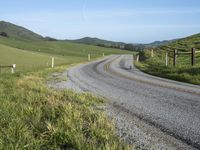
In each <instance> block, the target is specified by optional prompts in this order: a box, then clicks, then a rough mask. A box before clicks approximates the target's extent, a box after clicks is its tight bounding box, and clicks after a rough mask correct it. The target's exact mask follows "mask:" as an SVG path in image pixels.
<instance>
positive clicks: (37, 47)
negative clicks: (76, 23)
mask: <svg viewBox="0 0 200 150" xmlns="http://www.w3.org/2000/svg"><path fill="white" fill-rule="evenodd" d="M0 33H1V34H0V60H1V62H0V63H2V65H6V64H10V63H12V62H11V60H15V61H13V63H17V62H19V63H17V65H18V64H22V63H23V64H37V65H38V67H39V66H41V67H44V65H46V64H47V63H48V62H47V61H43V60H46V57H48V61H49V58H50V57H51V56H55V57H59V59H58V61H57V62H58V65H60V64H66V63H69V62H70V61H71V63H73V62H81V61H84V60H85V61H86V60H87V56H88V54H91V59H95V58H98V57H101V56H102V54H103V53H104V54H105V55H109V54H124V53H130V52H128V51H124V50H118V49H112V48H103V47H98V46H93V45H85V44H78V43H73V42H68V41H61V40H60V41H59V40H55V39H53V38H49V37H47V38H43V37H42V36H40V35H38V34H36V33H34V32H32V31H30V30H28V29H25V28H23V27H20V26H17V25H14V24H11V23H7V22H3V21H1V22H0ZM33 53H34V55H32V54H33ZM24 54H26V55H24ZM36 54H38V55H40V56H42V55H43V56H44V55H46V56H45V57H38V55H36ZM21 56H22V57H21ZM34 57H35V59H34ZM11 58H12V59H11ZM26 58H27V59H26ZM64 59H65V61H63V60H64ZM35 60H37V62H38V63H35ZM59 60H61V61H59ZM28 61H30V62H28ZM39 62H42V63H41V64H42V65H41V64H40V63H39ZM44 62H45V63H44ZM18 66H19V65H18ZM24 68H26V67H24Z"/></svg>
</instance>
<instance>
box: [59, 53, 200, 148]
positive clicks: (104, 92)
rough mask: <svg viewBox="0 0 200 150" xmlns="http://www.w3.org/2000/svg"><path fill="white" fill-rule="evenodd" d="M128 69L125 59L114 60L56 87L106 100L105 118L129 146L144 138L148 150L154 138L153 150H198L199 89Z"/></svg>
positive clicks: (73, 72)
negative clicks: (87, 92)
mask: <svg viewBox="0 0 200 150" xmlns="http://www.w3.org/2000/svg"><path fill="white" fill-rule="evenodd" d="M132 63H133V58H132V56H130V55H121V56H119V55H114V56H110V57H107V58H105V59H104V60H99V61H95V62H91V63H87V64H82V65H80V66H77V67H73V68H71V69H70V70H69V71H68V72H67V76H68V79H69V81H68V83H66V84H60V86H63V88H66V87H67V88H69V87H70V88H72V89H75V90H77V91H80V90H82V91H89V92H93V93H95V94H98V95H100V96H103V97H106V98H107V99H108V100H109V104H110V106H109V107H108V109H109V110H108V112H109V113H110V114H111V116H113V118H115V121H116V122H117V126H118V128H119V130H122V131H120V132H121V136H122V137H123V136H124V135H122V134H126V136H124V137H125V139H128V141H129V142H130V143H137V141H134V142H131V141H133V140H134V138H135V140H139V141H140V144H141V141H142V140H141V139H142V138H143V137H145V136H146V137H147V136H149V139H148V138H146V139H143V143H142V144H144V145H145V144H146V145H147V147H148V148H149V149H151V148H153V147H152V146H151V148H150V146H149V145H150V144H151V142H155V139H156V138H157V139H156V141H157V143H156V142H155V143H154V146H155V147H154V148H155V149H200V86H195V85H191V84H186V83H181V82H176V81H172V80H167V79H162V78H159V77H154V76H151V75H147V74H145V73H142V72H141V71H139V70H138V69H136V68H135V67H134V66H133V64H132ZM136 128H137V129H136ZM144 128H145V129H144ZM147 128H148V129H147ZM139 130H140V131H139ZM141 130H143V131H141ZM141 132H142V133H141ZM145 132H146V133H145ZM134 134H138V135H134ZM144 134H145V135H144ZM131 136H132V138H131ZM127 137H128V138H127ZM137 138H138V139H137ZM151 138H154V140H152V139H151ZM145 140H146V141H150V143H148V142H146V143H145V142H144V141H145ZM159 142H160V143H159ZM158 143H159V144H158ZM163 143H164V144H163ZM144 147H145V146H144Z"/></svg>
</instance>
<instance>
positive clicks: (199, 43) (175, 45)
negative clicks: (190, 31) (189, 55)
mask: <svg viewBox="0 0 200 150" xmlns="http://www.w3.org/2000/svg"><path fill="white" fill-rule="evenodd" d="M193 47H195V48H197V49H200V34H195V35H192V36H189V37H186V38H182V39H179V40H176V41H174V42H171V43H170V44H166V45H164V46H160V47H159V48H160V49H164V50H166V49H178V50H181V51H190V50H191V48H193Z"/></svg>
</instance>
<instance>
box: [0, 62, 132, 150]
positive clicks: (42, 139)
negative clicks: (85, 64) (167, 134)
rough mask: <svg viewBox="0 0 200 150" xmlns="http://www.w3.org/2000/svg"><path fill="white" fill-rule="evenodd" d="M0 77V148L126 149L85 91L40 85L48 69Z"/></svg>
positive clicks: (100, 103)
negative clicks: (75, 91)
mask: <svg viewBox="0 0 200 150" xmlns="http://www.w3.org/2000/svg"><path fill="white" fill-rule="evenodd" d="M65 69H66V66H65V67H63V68H62V67H59V68H58V67H57V68H55V69H53V70H52V69H44V70H43V71H37V72H29V73H23V74H22V73H17V74H14V75H11V74H3V75H1V76H0V83H1V84H0V103H1V105H0V111H1V113H0V149H52V150H54V149H77V150H86V149H87V150H89V149H91V150H93V149H105V150H110V149H113V150H114V149H116V150H117V149H122V150H123V149H124V150H125V149H131V147H130V146H128V145H125V144H124V143H123V142H122V141H120V139H119V138H118V136H117V133H116V129H115V126H114V123H113V122H112V121H111V120H109V119H108V118H107V117H106V115H105V114H104V112H103V111H102V109H101V108H102V106H103V105H104V102H105V101H104V100H103V99H101V98H97V97H94V96H93V95H91V94H77V93H74V92H72V91H65V90H64V91H56V90H53V89H49V88H47V87H46V82H47V80H48V77H50V74H51V73H52V72H61V71H64V70H65Z"/></svg>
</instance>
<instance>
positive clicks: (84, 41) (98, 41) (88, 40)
mask: <svg viewBox="0 0 200 150" xmlns="http://www.w3.org/2000/svg"><path fill="white" fill-rule="evenodd" d="M68 41H70V42H75V43H82V44H90V45H106V46H123V45H125V43H123V42H113V41H107V40H102V39H99V38H91V37H85V38H82V39H77V40H68Z"/></svg>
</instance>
